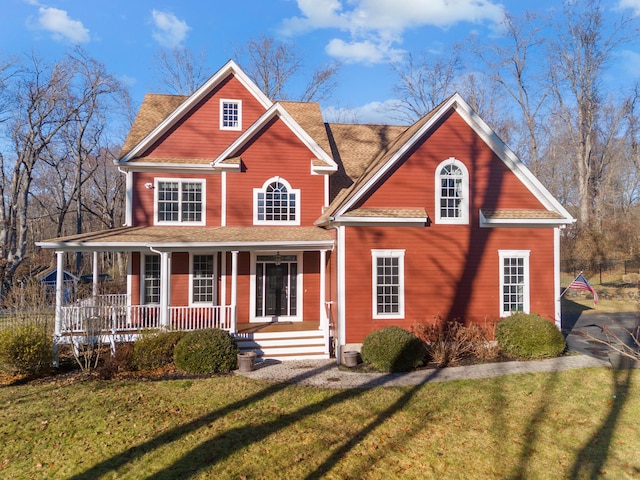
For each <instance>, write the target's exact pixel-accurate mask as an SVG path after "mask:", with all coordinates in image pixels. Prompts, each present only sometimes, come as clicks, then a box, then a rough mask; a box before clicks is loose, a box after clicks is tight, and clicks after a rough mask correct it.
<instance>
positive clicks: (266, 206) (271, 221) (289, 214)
mask: <svg viewBox="0 0 640 480" xmlns="http://www.w3.org/2000/svg"><path fill="white" fill-rule="evenodd" d="M253 195H254V208H253V211H254V215H253V223H254V224H255V225H300V190H298V189H293V188H291V185H289V183H288V182H287V181H286V180H284V179H282V178H280V177H273V178H270V179H269V180H267V181H266V182H265V183H264V185H263V186H262V188H254V190H253Z"/></svg>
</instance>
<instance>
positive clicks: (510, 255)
mask: <svg viewBox="0 0 640 480" xmlns="http://www.w3.org/2000/svg"><path fill="white" fill-rule="evenodd" d="M530 255H531V251H530V250H498V256H499V258H500V270H499V274H500V295H499V298H500V317H508V316H510V315H512V314H514V313H520V311H518V310H505V308H504V294H505V292H504V287H505V282H504V276H505V271H504V269H505V264H504V262H505V260H507V259H522V260H523V262H522V263H523V276H524V278H523V285H522V287H523V289H522V313H530V308H531V303H530V277H529V257H530Z"/></svg>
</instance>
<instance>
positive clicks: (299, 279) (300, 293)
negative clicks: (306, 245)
mask: <svg viewBox="0 0 640 480" xmlns="http://www.w3.org/2000/svg"><path fill="white" fill-rule="evenodd" d="M277 253H278V252H275V251H271V252H268V251H258V252H251V278H250V282H251V285H250V287H249V295H250V302H249V309H250V310H249V311H250V314H249V321H250V322H270V321H273V317H271V316H263V317H258V316H257V315H256V263H257V260H258V256H263V255H267V256H268V255H277ZM280 254H281V255H295V257H296V263H297V273H296V289H297V291H296V312H297V314H296V315H295V316H281V317H278V319H282V320H283V321H292V322H298V321H302V319H303V312H302V308H303V306H304V302H303V297H304V289H303V287H304V284H303V277H304V275H303V274H304V271H303V268H302V267H303V264H304V252H280Z"/></svg>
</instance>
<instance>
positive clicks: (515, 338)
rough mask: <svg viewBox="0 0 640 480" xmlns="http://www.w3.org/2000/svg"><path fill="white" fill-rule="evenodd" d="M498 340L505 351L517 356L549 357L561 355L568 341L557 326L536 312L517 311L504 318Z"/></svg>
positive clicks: (497, 335) (531, 357) (498, 331)
mask: <svg viewBox="0 0 640 480" xmlns="http://www.w3.org/2000/svg"><path fill="white" fill-rule="evenodd" d="M496 340H497V341H498V345H499V346H500V348H501V349H502V351H503V352H504V353H506V354H507V355H511V356H513V357H517V358H527V359H535V358H549V357H557V356H558V355H560V354H561V353H562V352H563V351H564V349H565V347H566V343H565V341H564V337H563V335H562V333H561V332H560V330H558V329H557V328H556V326H555V325H554V324H553V323H551V322H549V321H548V320H545V319H544V318H542V317H541V316H539V315H536V314H526V313H516V314H514V315H511V316H510V317H508V318H505V319H504V320H502V321H501V322H500V323H499V324H498V327H497V329H496Z"/></svg>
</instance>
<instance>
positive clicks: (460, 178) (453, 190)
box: [436, 158, 469, 224]
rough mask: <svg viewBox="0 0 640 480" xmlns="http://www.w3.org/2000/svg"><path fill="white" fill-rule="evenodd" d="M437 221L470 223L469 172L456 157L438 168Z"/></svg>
mask: <svg viewBox="0 0 640 480" xmlns="http://www.w3.org/2000/svg"><path fill="white" fill-rule="evenodd" d="M436 223H456V224H466V223H469V174H468V172H467V168H466V167H465V166H464V164H463V163H462V162H461V161H460V160H457V159H455V158H449V159H448V160H445V161H444V162H442V163H441V164H440V165H438V167H437V168H436Z"/></svg>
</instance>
